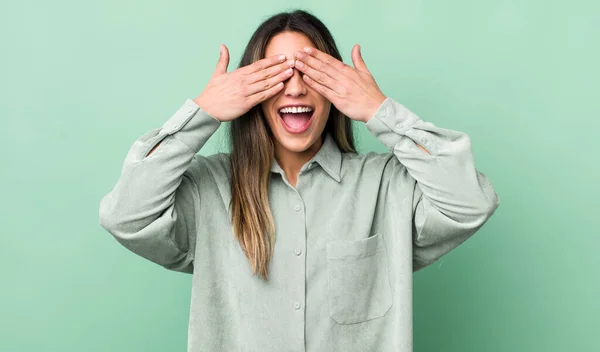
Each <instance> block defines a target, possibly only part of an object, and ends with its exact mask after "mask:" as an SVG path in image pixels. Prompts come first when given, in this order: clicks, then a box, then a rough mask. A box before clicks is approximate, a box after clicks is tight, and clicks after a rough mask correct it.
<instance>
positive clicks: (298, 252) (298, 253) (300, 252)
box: [294, 248, 302, 255]
mask: <svg viewBox="0 0 600 352" xmlns="http://www.w3.org/2000/svg"><path fill="white" fill-rule="evenodd" d="M294 253H296V255H300V254H302V250H301V249H299V248H296V249H294Z"/></svg>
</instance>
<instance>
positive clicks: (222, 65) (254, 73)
mask: <svg viewBox="0 0 600 352" xmlns="http://www.w3.org/2000/svg"><path fill="white" fill-rule="evenodd" d="M285 59H286V58H285V55H278V56H271V57H268V58H265V59H261V60H258V61H256V62H254V63H252V64H250V65H248V66H244V67H240V68H238V69H237V70H235V71H232V72H229V73H227V66H228V65H229V51H228V50H227V47H226V46H225V45H221V55H220V56H219V62H218V63H217V68H216V70H215V73H214V74H213V75H212V77H211V79H210V81H209V82H208V84H207V85H206V88H204V91H203V92H202V93H200V95H199V96H198V97H197V98H196V99H194V102H195V103H196V104H197V105H198V106H199V107H200V108H202V109H203V110H204V111H206V112H207V113H208V114H209V115H211V116H213V117H214V118H216V119H217V120H219V121H221V122H225V121H231V120H234V119H236V118H238V117H240V116H242V115H243V114H245V113H246V112H248V111H249V110H250V109H251V108H252V107H253V106H255V105H257V104H260V103H261V102H263V101H265V100H267V99H269V98H271V97H272V96H274V95H275V94H277V93H278V92H279V91H280V90H281V89H282V88H283V81H285V80H287V79H288V78H290V77H291V76H292V74H293V70H294V69H293V68H292V67H293V66H294V60H293V59H290V60H287V61H286V60H285Z"/></svg>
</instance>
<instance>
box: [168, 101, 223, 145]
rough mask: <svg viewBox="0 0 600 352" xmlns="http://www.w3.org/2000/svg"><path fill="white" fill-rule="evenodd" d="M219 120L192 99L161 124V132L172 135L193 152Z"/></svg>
mask: <svg viewBox="0 0 600 352" xmlns="http://www.w3.org/2000/svg"><path fill="white" fill-rule="evenodd" d="M220 125H221V121H219V120H217V119H216V118H215V117H213V116H211V115H209V114H208V113H207V112H206V111H204V110H202V108H200V107H199V106H198V104H196V102H194V101H193V100H192V99H190V98H187V99H186V101H185V102H184V103H183V105H182V106H181V107H180V108H179V109H177V111H176V112H175V113H174V114H173V115H172V116H171V117H170V118H169V119H168V120H167V121H166V122H165V123H164V124H163V125H162V127H161V131H160V133H161V134H167V135H173V137H175V138H177V139H179V140H180V141H181V142H183V143H184V144H185V145H187V146H188V147H189V148H190V149H191V150H193V151H194V152H195V153H198V152H199V151H200V148H202V146H203V145H204V143H205V142H206V140H208V139H209V138H210V136H211V135H212V134H213V133H214V132H215V131H216V130H217V129H218V128H219V126H220Z"/></svg>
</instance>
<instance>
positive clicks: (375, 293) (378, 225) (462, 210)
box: [100, 11, 499, 352]
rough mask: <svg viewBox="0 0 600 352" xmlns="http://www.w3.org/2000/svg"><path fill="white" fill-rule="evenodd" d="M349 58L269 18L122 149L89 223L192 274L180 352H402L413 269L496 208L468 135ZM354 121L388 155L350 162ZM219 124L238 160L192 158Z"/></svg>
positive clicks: (304, 16) (310, 32)
mask: <svg viewBox="0 0 600 352" xmlns="http://www.w3.org/2000/svg"><path fill="white" fill-rule="evenodd" d="M352 62H353V67H352V66H349V65H346V64H344V63H343V62H342V59H341V56H340V54H339V52H338V50H337V47H336V44H335V42H334V40H333V38H332V35H331V33H330V32H329V30H328V29H327V28H326V27H325V26H324V24H323V23H322V22H321V21H319V20H318V19H317V18H315V17H314V16H312V15H310V14H308V13H306V12H303V11H294V12H291V13H281V14H278V15H275V16H273V17H271V18H269V19H268V20H266V21H265V22H264V23H263V24H261V25H260V27H259V28H258V29H257V31H256V32H255V33H254V35H253V36H252V38H251V39H250V42H249V43H248V46H247V47H246V50H245V52H244V54H243V57H242V60H241V62H240V68H238V69H237V70H235V71H232V72H229V73H228V72H227V67H228V63H229V54H228V51H227V48H226V47H225V46H222V47H221V56H220V59H219V62H218V64H217V68H216V71H215V72H214V75H213V76H212V78H211V80H210V81H209V83H208V85H207V86H206V88H205V89H204V90H203V91H202V93H201V94H199V96H198V97H196V98H195V99H187V100H186V101H185V102H184V103H183V105H182V106H181V107H180V108H179V109H178V110H177V111H176V112H175V114H174V115H173V116H172V117H171V118H170V119H169V120H168V121H166V122H165V124H164V125H163V126H162V127H161V128H156V129H153V130H151V131H149V132H148V133H146V134H144V135H143V136H141V137H139V138H138V139H137V140H136V141H135V142H134V143H133V146H132V147H131V149H130V151H129V153H128V155H127V157H126V159H125V162H124V165H123V170H122V174H121V176H120V178H119V180H118V181H117V184H116V186H115V187H114V189H113V190H112V191H111V192H110V193H108V194H107V195H106V196H105V197H104V198H103V199H102V201H101V203H100V224H101V225H102V226H103V227H104V228H105V229H106V230H108V231H109V232H110V233H111V234H112V235H113V236H114V237H115V238H116V239H117V240H118V241H119V242H120V243H121V244H122V245H124V246H125V247H127V248H128V249H130V250H131V251H133V252H135V253H137V254H138V255H141V256H143V257H145V258H147V259H149V260H151V261H153V262H155V263H158V264H160V265H162V266H164V267H165V268H167V269H171V270H176V271H181V272H186V273H191V274H193V279H192V299H191V310H190V318H189V330H188V351H345V352H348V351H411V350H412V273H413V271H416V270H419V269H421V268H423V267H425V266H427V265H429V264H431V263H433V262H434V261H436V260H437V259H438V258H440V257H441V256H442V255H444V254H445V253H448V252H449V251H450V250H452V249H453V248H455V247H456V246H458V245H459V244H460V243H462V242H463V241H465V240H466V239H467V238H469V237H470V236H471V235H473V234H474V233H475V232H476V231H477V230H478V229H479V228H480V227H481V226H482V225H483V224H484V223H485V222H486V220H487V219H488V218H489V217H490V216H491V215H492V213H493V212H494V211H495V209H496V208H497V206H498V204H499V200H498V196H497V195H496V193H495V192H494V190H493V189H492V187H491V185H490V182H489V180H488V179H487V177H486V176H485V175H484V174H482V173H481V172H479V171H478V170H476V168H475V166H474V163H473V155H472V152H471V144H470V140H469V137H468V136H467V135H466V134H464V133H461V132H457V131H452V130H448V129H443V128H440V127H436V126H434V125H433V124H432V123H429V122H425V121H423V120H422V119H420V118H419V117H418V116H417V115H416V114H414V113H413V112H411V111H410V110H408V109H407V108H406V107H405V106H403V105H401V104H400V103H398V102H396V101H395V100H393V99H391V98H389V97H386V96H385V95H384V94H383V93H382V92H381V90H380V89H379V88H378V86H377V84H376V82H375V80H374V79H373V77H372V76H371V74H370V73H369V70H368V69H367V66H366V65H365V63H364V61H363V59H362V57H361V54H360V49H359V47H358V46H355V47H354V48H353V50H352ZM351 120H355V121H360V122H363V123H365V124H366V127H367V129H368V130H369V131H370V132H371V133H373V135H374V136H376V137H377V138H378V140H379V141H381V142H382V143H383V144H384V145H385V146H387V147H388V149H389V150H390V153H385V154H377V153H373V152H371V153H368V154H365V155H358V154H357V153H356V151H355V147H354V140H353V132H352V124H351ZM229 121H230V133H231V134H230V137H231V143H232V144H231V153H218V154H214V155H210V156H201V155H199V154H197V153H198V152H199V151H200V149H201V148H202V146H203V145H204V143H205V142H206V141H207V140H208V139H209V137H210V136H211V135H212V134H213V133H214V132H215V131H216V130H217V129H218V128H219V126H221V124H222V123H223V122H229Z"/></svg>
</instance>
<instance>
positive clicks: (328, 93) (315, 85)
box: [302, 75, 338, 103]
mask: <svg viewBox="0 0 600 352" xmlns="http://www.w3.org/2000/svg"><path fill="white" fill-rule="evenodd" d="M302 78H303V79H304V81H305V82H306V83H307V84H308V85H309V86H310V87H311V88H312V89H314V90H316V91H317V92H318V93H319V94H321V95H322V96H324V97H325V98H327V100H329V101H330V102H332V103H334V100H336V98H337V97H338V95H337V94H336V92H335V91H333V90H332V89H330V88H328V87H326V86H324V85H322V84H320V83H319V82H316V81H315V80H314V79H311V78H310V77H309V76H307V75H304V77H302Z"/></svg>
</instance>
